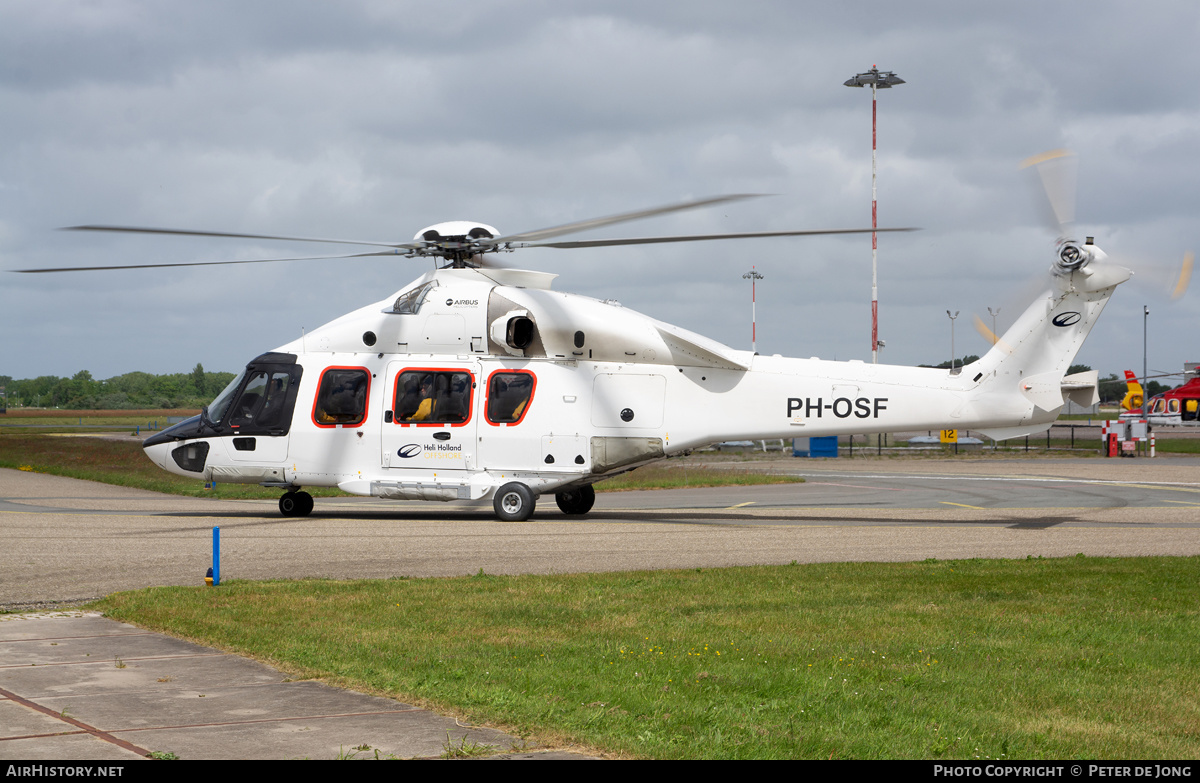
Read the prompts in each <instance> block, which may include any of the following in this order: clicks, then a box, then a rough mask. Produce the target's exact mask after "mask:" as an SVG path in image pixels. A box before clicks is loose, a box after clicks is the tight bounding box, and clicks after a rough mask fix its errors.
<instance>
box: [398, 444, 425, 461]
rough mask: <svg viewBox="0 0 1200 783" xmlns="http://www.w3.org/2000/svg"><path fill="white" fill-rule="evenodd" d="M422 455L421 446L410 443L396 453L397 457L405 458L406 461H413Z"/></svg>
mask: <svg viewBox="0 0 1200 783" xmlns="http://www.w3.org/2000/svg"><path fill="white" fill-rule="evenodd" d="M420 453H421V444H420V443H408V444H406V445H404V446H401V447H400V450H399V451H397V452H396V455H397V456H399V457H403V458H404V459H412V458H413V457H415V456H417V455H418V454H420Z"/></svg>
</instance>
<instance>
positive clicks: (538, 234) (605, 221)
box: [484, 193, 766, 247]
mask: <svg viewBox="0 0 1200 783" xmlns="http://www.w3.org/2000/svg"><path fill="white" fill-rule="evenodd" d="M763 195H766V194H764V193H738V194H735V195H732V196H714V197H712V198H704V199H699V200H696V201H684V202H682V203H680V204H669V205H667V206H664V207H651V208H650V209H640V210H637V211H636V212H623V213H621V214H620V215H610V216H609V217H602V218H592V219H591V220H580V221H578V222H576V223H565V224H563V225H561V226H553V227H551V228H540V229H537V230H536V231H522V232H521V233H519V234H510V235H508V236H502V237H494V238H492V239H488V240H484V242H485V243H486V244H489V245H502V244H506V243H509V242H532V241H537V240H539V239H550V238H551V237H560V236H562V235H563V234H574V233H576V232H579V231H588V230H590V229H593V228H603V227H604V226H611V225H613V224H615V223H625V222H628V221H630V220H640V219H642V218H648V217H654V216H655V215H666V214H669V213H671V212H683V211H684V210H688V209H699V208H701V207H710V206H713V205H714V204H724V203H726V202H729V201H741V200H742V199H747V198H758V197H759V196H763ZM531 247H533V246H532V245H531Z"/></svg>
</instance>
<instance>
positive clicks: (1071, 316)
mask: <svg viewBox="0 0 1200 783" xmlns="http://www.w3.org/2000/svg"><path fill="white" fill-rule="evenodd" d="M1082 317H1083V316H1081V315H1080V314H1079V313H1077V312H1075V311H1074V310H1071V311H1069V312H1065V313H1059V314H1058V315H1056V316H1054V319H1053V320H1052V321H1050V323H1052V324H1054V325H1055V326H1074V325H1075V324H1077V323H1079V319H1080V318H1082Z"/></svg>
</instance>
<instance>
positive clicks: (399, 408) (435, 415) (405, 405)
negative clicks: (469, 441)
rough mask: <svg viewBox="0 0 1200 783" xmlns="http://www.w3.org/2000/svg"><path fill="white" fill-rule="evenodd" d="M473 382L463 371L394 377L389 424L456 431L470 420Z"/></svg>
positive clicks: (414, 372) (418, 372)
mask: <svg viewBox="0 0 1200 783" xmlns="http://www.w3.org/2000/svg"><path fill="white" fill-rule="evenodd" d="M474 388H475V379H474V377H473V376H472V375H471V373H469V372H467V371H466V370H450V371H446V370H433V369H429V370H421V369H414V370H405V371H404V372H402V373H400V374H399V375H397V376H396V387H395V390H394V394H393V398H392V413H393V417H392V420H393V421H394V422H395V423H397V424H404V425H408V424H417V425H421V424H437V425H442V426H450V427H456V426H461V425H463V424H466V423H467V422H468V421H470V420H471V398H472V397H473V396H474V394H473V393H472V390H473V389H474Z"/></svg>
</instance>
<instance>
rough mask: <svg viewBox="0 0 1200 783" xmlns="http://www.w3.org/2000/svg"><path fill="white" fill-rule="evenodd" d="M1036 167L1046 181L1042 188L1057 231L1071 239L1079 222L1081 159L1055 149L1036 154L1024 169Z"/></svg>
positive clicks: (1029, 159) (1025, 163)
mask: <svg viewBox="0 0 1200 783" xmlns="http://www.w3.org/2000/svg"><path fill="white" fill-rule="evenodd" d="M1030 166H1033V167H1034V168H1035V169H1036V170H1037V173H1038V178H1039V179H1040V180H1041V182H1042V189H1043V190H1045V192H1046V198H1047V199H1048V200H1049V202H1050V210H1051V212H1052V213H1053V214H1054V222H1055V224H1056V225H1055V226H1054V228H1055V230H1056V231H1058V235H1059V237H1062V238H1067V237H1070V235H1071V229H1072V227H1073V226H1074V223H1075V194H1076V189H1077V182H1078V179H1079V177H1078V175H1079V157H1078V156H1077V155H1076V154H1075V153H1074V152H1071V151H1070V150H1051V151H1050V152H1043V153H1042V154H1041V155H1034V156H1033V157H1032V158H1028V159H1026V160H1025V161H1023V162H1022V163H1021V168H1023V169H1025V168H1029V167H1030Z"/></svg>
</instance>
